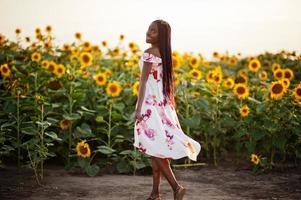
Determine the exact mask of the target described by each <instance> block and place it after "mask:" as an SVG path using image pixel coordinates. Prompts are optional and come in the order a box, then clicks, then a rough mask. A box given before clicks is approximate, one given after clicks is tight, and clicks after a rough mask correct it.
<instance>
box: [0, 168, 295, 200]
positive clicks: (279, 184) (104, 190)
mask: <svg viewBox="0 0 301 200" xmlns="http://www.w3.org/2000/svg"><path fill="white" fill-rule="evenodd" d="M174 173H175V176H176V178H177V179H178V181H179V183H180V184H181V185H183V186H184V187H186V188H187V194H186V195H185V197H184V199H185V200H188V199H189V200H213V199H215V200H224V199H225V200H230V199H231V200H238V199H239V200H244V199H246V200H247V199H256V200H259V199H271V200H277V199H285V200H291V199H301V168H300V167H297V168H289V169H286V170H285V171H279V170H278V171H277V170H273V171H270V172H267V173H263V174H260V175H256V174H254V173H253V172H251V171H250V170H249V169H243V168H241V169H238V168H237V167H233V166H228V165H223V164H220V166H218V167H214V166H211V165H207V166H201V167H198V168H193V169H192V168H189V169H178V168H175V169H174ZM44 185H45V186H44V187H38V186H37V185H36V183H35V180H34V177H33V173H32V171H31V170H29V169H23V170H22V171H21V172H20V173H18V172H17V170H16V168H15V167H8V168H6V169H1V170H0V199H5V200H11V199H13V200H17V199H18V200H26V199H28V200H29V199H30V200H46V199H47V200H145V199H146V197H147V196H148V195H149V193H150V191H151V188H152V176H151V174H150V173H148V174H146V175H141V174H140V175H135V176H133V175H118V174H104V173H100V174H99V175H97V176H96V177H88V176H86V175H85V174H81V173H74V172H73V173H70V172H69V173H68V172H67V171H65V170H64V168H63V167H62V166H59V165H47V166H46V169H45V181H44ZM160 191H161V195H162V200H172V199H173V197H172V190H171V187H170V186H169V184H168V182H167V180H166V179H165V178H164V177H162V179H161V190H160Z"/></svg>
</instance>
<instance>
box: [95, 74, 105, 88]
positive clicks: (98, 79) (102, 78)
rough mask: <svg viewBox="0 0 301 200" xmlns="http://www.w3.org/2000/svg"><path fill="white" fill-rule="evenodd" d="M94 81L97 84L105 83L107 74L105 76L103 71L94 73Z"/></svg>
mask: <svg viewBox="0 0 301 200" xmlns="http://www.w3.org/2000/svg"><path fill="white" fill-rule="evenodd" d="M95 82H96V84H97V85H99V86H102V85H105V84H106V82H107V76H106V74H105V73H101V72H99V73H97V74H96V75H95Z"/></svg>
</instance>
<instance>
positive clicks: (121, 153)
mask: <svg viewBox="0 0 301 200" xmlns="http://www.w3.org/2000/svg"><path fill="white" fill-rule="evenodd" d="M131 152H132V150H124V151H122V152H120V153H119V154H120V155H128V154H131Z"/></svg>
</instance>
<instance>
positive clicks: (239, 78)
mask: <svg viewBox="0 0 301 200" xmlns="http://www.w3.org/2000/svg"><path fill="white" fill-rule="evenodd" d="M248 81H249V78H248V77H247V76H245V75H243V74H241V75H238V76H237V77H236V78H235V80H234V83H235V84H237V83H243V84H247V83H248Z"/></svg>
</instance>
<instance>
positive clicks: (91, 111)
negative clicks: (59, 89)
mask: <svg viewBox="0 0 301 200" xmlns="http://www.w3.org/2000/svg"><path fill="white" fill-rule="evenodd" d="M80 108H81V109H82V110H83V111H86V112H90V113H96V111H95V110H90V109H88V108H86V107H85V106H81V107H80Z"/></svg>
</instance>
